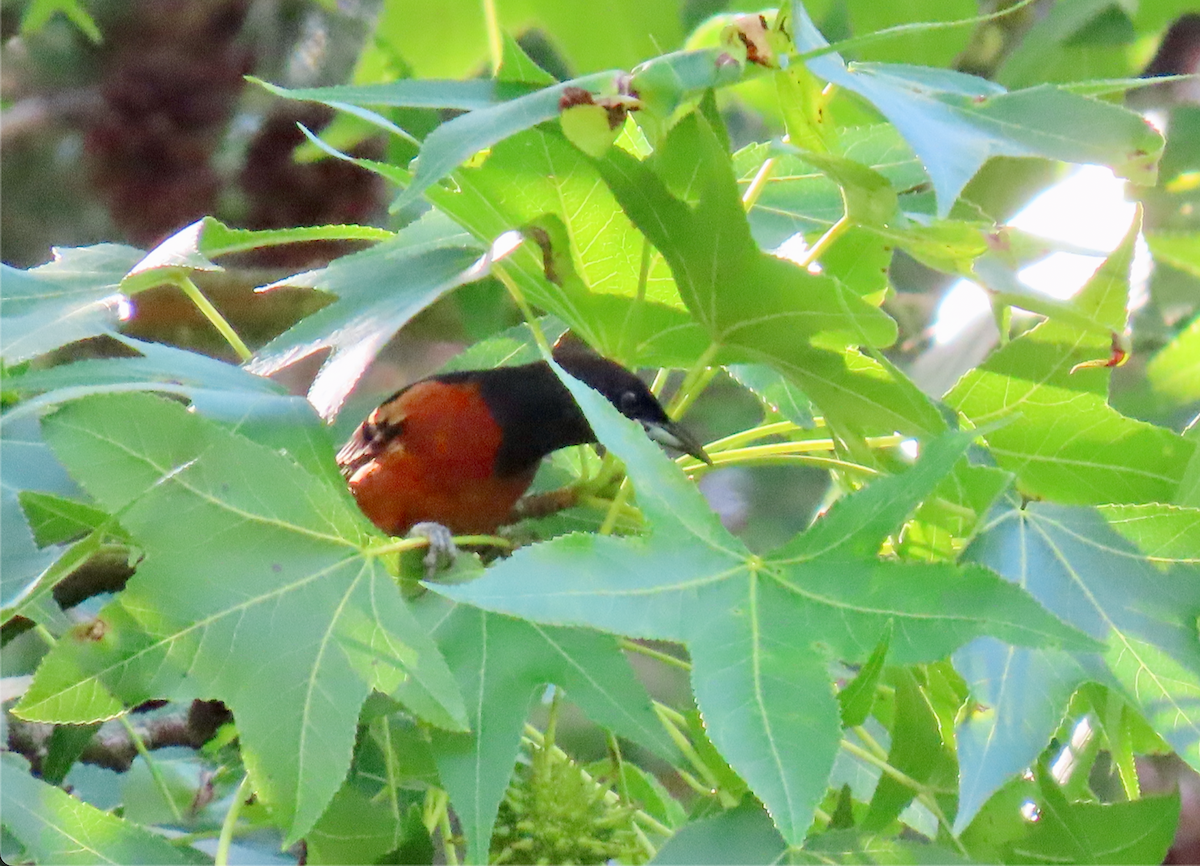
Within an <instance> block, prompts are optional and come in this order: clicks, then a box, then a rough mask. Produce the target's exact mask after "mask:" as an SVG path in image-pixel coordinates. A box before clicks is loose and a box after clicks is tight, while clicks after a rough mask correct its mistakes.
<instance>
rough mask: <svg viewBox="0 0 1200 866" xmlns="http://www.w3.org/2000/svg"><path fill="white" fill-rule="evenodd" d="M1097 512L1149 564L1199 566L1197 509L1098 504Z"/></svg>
mask: <svg viewBox="0 0 1200 866" xmlns="http://www.w3.org/2000/svg"><path fill="white" fill-rule="evenodd" d="M1096 510H1097V511H1099V512H1100V515H1101V516H1102V517H1103V518H1104V519H1105V520H1107V521H1108V525H1109V526H1111V527H1112V528H1113V529H1115V530H1116V531H1117V532H1119V533H1120V534H1121V535H1122V536H1124V537H1125V538H1126V539H1128V540H1129V541H1131V542H1133V543H1134V544H1136V545H1137V546H1138V548H1139V549H1140V550H1141V551H1142V553H1144V554H1145V555H1146V558H1147V559H1149V560H1150V561H1151V562H1154V563H1158V564H1160V565H1162V564H1168V565H1169V564H1174V563H1189V564H1192V565H1196V564H1200V553H1198V552H1200V508H1181V507H1179V506H1175V505H1101V506H1100V507H1099V508H1097V509H1096Z"/></svg>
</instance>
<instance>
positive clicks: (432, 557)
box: [407, 521, 458, 578]
mask: <svg viewBox="0 0 1200 866" xmlns="http://www.w3.org/2000/svg"><path fill="white" fill-rule="evenodd" d="M407 537H408V538H424V539H425V540H426V541H428V542H429V551H428V552H427V553H426V554H425V558H424V559H422V560H421V561H422V562H424V563H425V576H426V577H430V578H432V577H435V576H436V575H437V573H438V572H439V571H441V570H442V569H444V568H449V567H450V566H452V565H453V564H454V560H455V559H456V558H457V557H458V548H457V547H455V545H454V533H452V532H451V531H450V529H449V528H448V527H446V526H443V525H442V524H440V523H434V522H432V521H422V522H421V523H417V524H414V525H413V528H412V529H410V530H409V531H408V533H407Z"/></svg>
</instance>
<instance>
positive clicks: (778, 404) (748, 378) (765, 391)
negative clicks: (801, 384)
mask: <svg viewBox="0 0 1200 866" xmlns="http://www.w3.org/2000/svg"><path fill="white" fill-rule="evenodd" d="M725 369H726V371H727V372H728V373H729V375H730V376H731V377H733V379H734V380H735V381H736V382H738V384H740V385H742V386H744V387H745V388H746V389H747V390H749V391H751V392H752V393H753V394H754V396H756V397H757V398H758V399H759V400H761V401H762V403H763V405H764V406H765V407H766V408H767V409H768V411H770V412H773V413H776V414H778V415H779V416H780V417H782V418H784V419H785V420H787V421H791V422H792V423H793V424H795V425H796V426H797V427H804V428H811V427H812V425H813V416H812V404H811V403H809V402H808V398H807V397H805V396H804V395H803V394H802V393H801V392H800V389H799V388H797V387H796V386H795V385H793V384H792V383H791V382H789V381H788V380H787V379H785V378H784V377H783V375H782V374H780V373H778V372H776V371H775V370H773V369H771V368H770V367H768V366H767V365H766V364H730V365H729V366H728V367H726V368H725Z"/></svg>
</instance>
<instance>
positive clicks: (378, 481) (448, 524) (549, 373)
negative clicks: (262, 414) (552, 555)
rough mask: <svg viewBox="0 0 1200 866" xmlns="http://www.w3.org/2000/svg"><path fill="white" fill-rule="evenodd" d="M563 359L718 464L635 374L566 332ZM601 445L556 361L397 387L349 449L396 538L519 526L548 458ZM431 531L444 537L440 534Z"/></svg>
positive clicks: (377, 519) (643, 419) (356, 475)
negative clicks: (518, 513) (521, 504)
mask: <svg viewBox="0 0 1200 866" xmlns="http://www.w3.org/2000/svg"><path fill="white" fill-rule="evenodd" d="M551 356H552V357H553V358H554V360H555V362H556V363H557V364H559V366H561V367H562V368H563V369H564V370H566V371H567V372H568V373H570V374H571V375H572V376H574V377H575V378H577V379H579V380H581V381H583V382H584V383H586V384H588V385H590V386H591V387H592V388H594V389H596V390H597V391H599V392H600V393H601V394H602V395H603V396H604V397H606V398H607V399H608V401H609V402H610V403H611V404H612V405H613V406H614V407H616V408H617V410H618V411H620V412H621V413H622V414H623V415H625V416H626V417H627V418H631V419H633V420H635V421H638V422H640V423H641V425H642V427H643V428H644V429H645V431H646V433H647V435H648V436H650V438H652V439H655V440H656V441H658V442H660V443H662V444H665V445H668V446H670V447H672V448H675V449H677V450H680V451H683V452H685V453H687V454H690V455H692V456H693V457H695V458H696V459H697V460H701V461H703V462H704V463H707V464H710V465H711V464H712V460H711V459H709V456H708V454H706V453H705V451H704V448H703V447H702V446H701V445H700V443H699V442H698V441H697V440H696V439H695V438H694V437H693V436H692V435H691V434H690V433H689V432H688V431H687V430H686V429H684V428H683V427H682V426H680V425H679V424H677V423H675V422H673V421H672V420H671V419H670V417H668V415H667V413H666V411H664V409H663V407H662V406H661V405H660V404H659V402H658V400H657V399H656V398H655V396H654V395H653V393H651V391H650V389H649V388H647V387H646V384H645V383H644V382H643V381H642V380H641V379H639V378H638V377H637V376H636V375H635V374H634V373H632V372H630V371H629V370H627V369H625V368H624V367H622V366H621V365H620V364H618V363H616V362H615V361H612V360H610V359H608V358H606V357H604V356H602V355H600V354H598V353H596V352H595V351H593V350H592V349H591V348H590V347H589V346H588V345H587V344H586V343H584V342H583V341H582V340H580V339H579V338H577V337H575V336H574V335H572V334H570V333H569V332H568V333H567V334H566V335H564V337H563V338H562V339H560V340H559V341H558V342H557V343H556V344H555V346H554V348H553V351H552V355H551ZM592 442H596V434H595V433H594V432H593V431H592V428H591V425H590V424H588V421H587V418H586V417H584V414H583V412H582V410H580V408H579V406H578V405H577V404H576V402H575V399H574V397H572V396H571V392H570V391H569V390H567V388H566V386H565V385H563V383H562V381H561V380H560V379H559V378H558V376H557V375H556V374H555V372H554V370H553V369H551V367H550V365H549V364H547V363H546V362H545V361H536V362H534V363H530V364H523V365H519V366H509V367H496V368H493V369H484V370H463V371H457V372H451V373H441V374H437V375H434V376H430V377H428V378H426V379H421V380H419V381H417V382H414V383H413V384H411V385H408V386H407V387H405V388H403V389H401V390H400V391H397V392H396V393H395V394H393V395H392V396H391V397H389V398H387V399H386V400H384V401H383V403H381V404H380V405H379V407H378V408H376V409H375V410H374V411H372V412H371V413H370V414H369V415H368V416H367V417H366V419H365V420H364V421H363V422H362V423H361V424H360V425H359V426H358V429H356V430H355V431H354V433H353V435H351V437H350V439H349V440H348V441H347V442H346V444H345V445H344V446H342V448H341V450H340V451H338V454H337V462H338V466H339V467H340V468H341V471H342V475H343V476H344V477H345V479H346V482H347V484H348V485H349V487H350V491H351V493H352V494H353V495H354V498H355V500H356V501H357V502H358V506H359V508H360V509H361V510H362V511H363V513H364V514H365V515H366V516H367V517H368V518H369V519H370V520H371V522H372V523H374V524H375V525H376V526H377V527H378V528H379V529H381V530H382V531H383V532H385V533H387V534H388V535H392V536H403V535H406V534H408V535H411V534H420V535H425V536H427V537H429V538H430V543H431V552H432V547H433V545H434V543H435V538H434V537H433V534H436V535H437V536H438V537H439V538H441V539H443V540H444V539H446V538H448V537H449V536H451V535H490V534H494V533H495V532H496V530H497V529H498V528H499V527H500V526H502V525H504V524H505V523H508V522H511V518H510V515H511V514H512V511H513V506H515V505H516V503H517V501H518V500H519V499H520V498H521V496H522V495H524V493H525V491H526V490H528V489H529V486H530V484H532V483H533V478H534V475H535V474H536V473H537V468H538V465H539V464H540V462H541V460H542V458H543V457H545V456H546V455H548V454H550V453H551V452H553V451H557V450H558V449H560V448H565V447H568V446H570V445H582V444H585V443H592ZM430 530H433V534H431V532H430Z"/></svg>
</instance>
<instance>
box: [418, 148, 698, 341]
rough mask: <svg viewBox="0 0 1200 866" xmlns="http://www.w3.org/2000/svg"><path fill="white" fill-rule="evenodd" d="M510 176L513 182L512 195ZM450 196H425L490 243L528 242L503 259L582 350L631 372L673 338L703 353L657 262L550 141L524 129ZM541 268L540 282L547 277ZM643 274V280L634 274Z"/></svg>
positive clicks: (592, 176)
mask: <svg viewBox="0 0 1200 866" xmlns="http://www.w3.org/2000/svg"><path fill="white" fill-rule="evenodd" d="M513 177H520V178H521V182H520V184H519V185H518V186H517V187H515V188H514V186H513V182H512V179H513ZM455 178H456V180H457V181H458V187H459V190H458V192H455V193H449V192H447V191H444V190H436V191H435V190H430V192H429V197H430V199H431V200H432V201H433V202H434V204H435V205H436V206H437V207H438V208H439V209H441V210H442V211H444V212H445V213H447V214H448V215H450V216H451V217H452V218H453V219H454V220H455V221H456V222H458V223H459V224H460V225H462V226H464V227H465V228H467V229H468V230H469V231H470V232H471V234H472V235H474V236H475V237H476V238H477V239H479V240H480V241H482V242H485V243H488V244H490V243H491V241H492V240H493V239H495V238H496V237H497V236H499V235H500V234H501V233H502V232H505V231H508V230H510V229H513V228H522V229H525V230H526V236H527V237H529V236H530V235H531V234H533V233H536V239H537V245H536V246H535V245H534V244H533V243H527V244H526V245H525V247H526V248H525V249H522V250H518V251H517V252H516V253H514V254H513V255H512V256H511V257H509V258H508V259H506V260H505V262H504V265H503V266H504V268H505V271H506V272H507V273H508V274H509V275H511V276H512V277H513V279H514V280H515V281H516V282H517V283H518V285H519V286H520V288H521V291H522V293H523V294H524V295H525V296H526V297H527V298H528V299H529V301H530V302H532V303H534V304H537V305H538V306H539V307H541V308H542V309H545V310H547V311H549V312H551V313H553V314H555V315H557V316H558V317H560V318H561V319H563V320H564V321H565V322H567V323H569V324H570V326H571V327H572V329H573V330H574V331H575V332H576V333H577V334H578V335H580V336H581V337H582V338H584V339H585V340H587V341H588V342H589V344H591V345H593V346H595V347H596V348H597V349H598V350H600V351H602V352H604V353H606V354H608V355H609V356H611V357H615V358H618V359H620V360H624V361H627V362H631V363H636V362H638V361H642V360H650V359H654V360H655V361H658V360H659V355H658V353H660V352H661V351H662V349H661V346H662V345H663V344H667V345H670V344H671V343H672V342H675V341H678V340H679V339H680V337H679V336H678V335H679V334H680V333H681V332H682V333H684V334H688V335H691V336H692V338H693V339H692V342H693V343H698V344H699V348H698V349H696V350H695V352H694V353H692V354H691V355H690V357H689V356H687V354H686V353H683V357H682V358H680V357H678V353H677V358H676V360H677V361H679V362H681V363H690V362H691V361H692V360H693V359H694V357H695V355H697V354H699V352H700V351H703V348H704V343H703V336H702V334H700V333H698V332H699V330H700V329H699V328H697V327H696V325H695V324H694V323H693V322H692V321H691V319H690V318H689V317H688V316H687V315H686V314H685V312H684V310H683V303H682V301H681V300H680V298H679V292H678V290H677V289H676V288H675V283H674V281H673V280H672V278H671V274H670V271H669V269H668V268H667V266H666V264H665V262H663V261H662V259H661V257H659V256H657V255H653V254H652V251H651V250H650V249H649V246H648V243H647V241H646V239H645V238H644V237H642V235H641V234H640V233H639V232H638V231H637V230H636V229H635V228H634V227H633V225H632V224H631V223H630V220H629V217H627V216H626V215H625V214H624V213H623V212H622V210H621V207H620V205H619V204H618V203H617V201H616V199H615V198H614V197H613V196H612V194H611V193H610V192H609V191H608V190H607V189H606V188H605V187H604V186H603V185H602V183H601V182H600V179H599V175H598V174H597V172H596V169H595V168H594V166H593V163H592V161H591V160H589V159H588V158H587V157H586V156H584V154H582V153H581V152H580V151H579V150H577V149H576V148H575V147H573V146H572V145H571V144H569V143H568V142H567V141H566V140H565V139H564V138H563V137H562V136H561V135H560V134H558V133H556V132H553V131H548V130H530V131H528V132H525V133H522V134H520V135H517V136H514V137H512V138H510V139H508V140H507V141H504V142H501V143H500V144H498V145H496V147H495V148H493V150H492V153H491V155H490V156H489V157H488V158H487V160H486V161H484V163H483V165H481V166H479V167H476V168H465V169H462V170H460V171H459V172H457V173H456V175H455ZM547 262H549V266H550V269H549V273H550V278H547V276H546V274H547ZM643 269H644V271H645V279H644V281H643V279H642V277H641V275H642V273H643Z"/></svg>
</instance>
